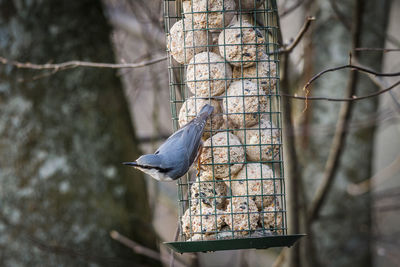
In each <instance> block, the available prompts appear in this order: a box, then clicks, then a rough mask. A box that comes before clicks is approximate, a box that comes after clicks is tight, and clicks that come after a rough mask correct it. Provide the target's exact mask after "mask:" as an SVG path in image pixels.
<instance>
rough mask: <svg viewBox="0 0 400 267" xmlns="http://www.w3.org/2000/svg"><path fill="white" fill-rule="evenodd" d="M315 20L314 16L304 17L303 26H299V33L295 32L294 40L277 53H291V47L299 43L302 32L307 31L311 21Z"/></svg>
mask: <svg viewBox="0 0 400 267" xmlns="http://www.w3.org/2000/svg"><path fill="white" fill-rule="evenodd" d="M314 20H315V17H312V16H309V17H307V18H306V21H305V22H304V24H303V27H301V29H300V31H299V33H298V34H297V36H296V38H295V39H294V41H293V42H292V43H291V44H290V45H289V46H287V47H285V48H284V49H282V50H280V51H279V53H291V52H292V51H293V49H294V48H295V47H296V46H297V45H298V44H299V42H300V41H301V39H302V38H303V36H304V34H305V33H306V32H307V30H308V28H309V27H310V25H311V22H313V21H314Z"/></svg>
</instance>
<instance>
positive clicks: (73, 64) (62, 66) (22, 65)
mask: <svg viewBox="0 0 400 267" xmlns="http://www.w3.org/2000/svg"><path fill="white" fill-rule="evenodd" d="M166 59H167V56H164V57H159V58H155V59H150V60H146V61H143V62H139V63H121V64H114V63H98V62H88V61H78V60H72V61H67V62H63V63H58V64H52V63H47V64H35V63H30V62H19V61H14V60H9V59H7V58H4V57H1V56H0V64H3V65H12V66H14V67H17V68H19V69H34V70H53V74H54V73H55V72H57V71H62V70H66V69H72V68H77V67H86V68H110V69H128V68H129V69H134V68H142V67H145V66H149V65H152V64H156V63H158V62H161V61H164V60H166Z"/></svg>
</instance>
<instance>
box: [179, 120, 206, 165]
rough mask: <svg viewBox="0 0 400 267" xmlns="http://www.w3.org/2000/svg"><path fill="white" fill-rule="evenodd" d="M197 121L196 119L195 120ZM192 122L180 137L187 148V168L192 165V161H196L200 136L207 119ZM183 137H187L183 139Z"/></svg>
mask: <svg viewBox="0 0 400 267" xmlns="http://www.w3.org/2000/svg"><path fill="white" fill-rule="evenodd" d="M196 119H197V118H196ZM196 119H194V120H192V121H191V123H190V124H188V125H187V127H185V130H186V131H185V132H184V134H183V136H182V139H183V140H185V141H186V142H185V144H184V145H185V146H186V147H188V148H191V150H190V149H188V156H189V166H190V165H192V163H193V162H194V160H195V159H196V156H197V152H198V150H199V147H200V144H201V136H202V135H203V132H204V127H205V125H206V121H207V117H205V118H202V119H199V120H196ZM185 135H187V136H188V137H187V138H185Z"/></svg>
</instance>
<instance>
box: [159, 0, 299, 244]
mask: <svg viewBox="0 0 400 267" xmlns="http://www.w3.org/2000/svg"><path fill="white" fill-rule="evenodd" d="M164 15H165V16H164V20H165V31H166V35H167V48H168V49H167V51H168V60H169V64H168V66H169V68H168V69H169V87H170V96H171V112H172V118H173V125H174V130H177V129H178V128H179V127H182V126H183V125H185V124H186V123H188V122H189V121H190V120H191V119H193V118H194V117H195V116H196V115H197V112H199V111H200V109H201V108H202V107H203V106H204V105H205V104H209V105H212V106H213V107H214V112H213V114H212V115H211V118H210V119H209V120H208V123H207V125H206V128H205V132H204V135H203V141H204V144H203V149H202V152H201V153H200V155H199V158H198V163H197V171H194V172H190V173H189V174H187V175H186V176H185V177H182V178H181V179H179V182H178V198H179V219H180V226H179V228H180V229H179V230H180V231H179V233H180V234H179V237H178V240H177V241H176V242H170V243H167V245H169V246H171V247H172V248H174V249H175V250H177V251H179V252H195V251H215V250H225V249H242V248H267V247H274V246H290V245H291V244H293V242H295V240H296V239H297V238H298V236H297V235H287V226H286V225H287V220H286V208H285V207H286V199H285V184H284V180H283V179H284V172H283V158H282V150H283V148H282V143H281V140H282V138H281V107H280V95H279V55H278V42H277V39H278V30H279V29H278V27H277V26H276V25H277V23H276V21H277V20H276V16H277V8H276V3H275V1H271V0H266V1H261V0H188V1H175V0H174V1H173V0H164Z"/></svg>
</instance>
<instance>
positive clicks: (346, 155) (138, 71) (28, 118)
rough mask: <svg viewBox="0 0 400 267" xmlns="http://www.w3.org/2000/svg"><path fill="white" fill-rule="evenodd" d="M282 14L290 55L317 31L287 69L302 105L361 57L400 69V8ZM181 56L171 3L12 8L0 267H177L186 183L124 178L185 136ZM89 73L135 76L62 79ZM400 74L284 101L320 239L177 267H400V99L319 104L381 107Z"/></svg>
mask: <svg viewBox="0 0 400 267" xmlns="http://www.w3.org/2000/svg"><path fill="white" fill-rule="evenodd" d="M277 2H278V12H279V14H280V25H281V31H282V36H283V38H282V39H283V40H282V42H283V43H282V46H283V47H284V46H285V45H288V44H291V42H292V41H293V39H294V38H295V37H296V36H297V35H298V33H299V31H300V29H301V28H302V26H303V24H304V23H305V21H306V17H307V16H314V17H315V21H313V22H312V23H311V26H310V27H309V28H308V30H307V31H306V32H305V34H304V36H303V37H302V39H301V40H300V43H299V44H298V45H297V46H296V47H295V48H294V49H293V51H290V53H284V54H283V55H282V57H281V88H282V91H283V92H284V93H286V94H287V95H292V96H293V95H297V96H304V95H305V92H304V91H303V87H304V85H305V84H306V82H307V81H308V80H309V79H310V78H311V77H312V76H313V75H315V74H316V73H318V72H320V71H323V70H326V69H329V68H332V67H337V66H341V65H346V64H348V63H349V60H350V55H349V53H350V52H351V54H352V56H351V59H352V61H351V63H353V64H355V65H358V66H363V67H367V68H370V69H373V70H374V71H376V72H380V73H396V72H397V73H398V72H399V71H400V50H399V49H400V29H399V27H398V25H400V17H399V16H398V14H400V1H399V0H392V1H390V0H379V1H378V0H364V1H360V0H351V1H346V0H282V1H277ZM357 48H361V49H357ZM383 48H385V49H386V50H383ZM165 51H166V44H165V35H164V22H163V3H162V1H159V0H146V1H144V0H103V1H99V0H81V1H66V0H60V1H51V0H41V1H28V0H18V1H17V0H14V1H12V0H9V1H7V0H0V266H27V265H30V266H162V265H165V266H167V265H168V260H169V257H170V254H169V253H170V252H169V250H167V249H166V247H165V246H164V245H162V242H164V241H172V240H173V239H174V235H175V230H176V227H177V218H178V215H177V202H176V199H177V193H176V184H175V183H159V182H156V181H154V180H153V179H149V178H148V177H144V175H143V174H142V173H140V172H138V171H134V170H133V169H130V168H126V167H124V166H122V165H121V162H123V161H131V160H134V159H136V158H137V157H138V156H139V155H141V154H143V153H152V152H154V150H155V149H156V148H157V147H158V146H159V145H160V144H161V142H162V141H163V140H165V139H166V137H168V136H169V135H170V134H171V133H172V122H171V117H170V103H169V90H168V73H167V62H166V61H165V60H163V58H164V57H165V56H166V52H165ZM158 59H159V60H158ZM74 60H79V61H85V62H103V63H119V64H122V67H124V64H125V67H124V68H121V66H115V65H114V67H115V68H110V66H107V65H102V66H98V67H96V68H92V67H85V66H82V65H84V64H81V63H78V64H76V63H71V64H65V65H62V64H61V65H52V64H59V63H63V62H68V61H74ZM149 61H150V62H152V63H154V62H155V61H156V62H155V63H154V64H149ZM141 62H145V63H146V62H147V64H144V65H145V66H142V67H132V66H131V67H130V68H127V67H126V63H141ZM26 63H32V64H26ZM35 64H39V65H35ZM46 64H47V65H46ZM89 65H90V64H89ZM399 76H400V75H391V77H386V76H375V75H372V76H368V75H365V74H362V73H358V74H357V73H356V72H355V71H349V70H348V69H344V70H338V71H334V72H330V73H328V74H326V75H324V76H323V77H321V78H319V79H318V80H316V82H315V83H314V84H313V85H312V87H310V92H309V96H310V99H309V100H308V101H307V108H305V106H306V102H305V100H304V99H296V98H293V97H284V98H283V108H284V111H285V114H286V115H285V116H284V117H285V118H284V125H285V126H286V127H285V128H284V134H285V138H284V146H285V153H284V158H285V160H286V163H285V164H286V166H285V174H286V177H285V178H286V182H287V186H288V190H287V198H288V200H289V201H288V207H287V208H288V216H289V232H290V233H306V234H307V237H305V238H303V239H302V240H301V241H300V242H298V243H297V244H296V246H294V247H293V248H291V249H282V248H274V249H268V250H257V251H256V250H243V251H225V252H216V253H200V254H185V255H177V256H176V257H177V258H176V260H175V266H231V267H233V266H367V267H368V266H379V267H381V266H382V267H383V266H400V254H399V253H398V252H399V248H400V241H399V240H400V238H399V237H400V227H399V225H400V215H399V214H400V213H399V209H400V205H399V201H400V138H399V136H400V122H399V118H400V90H399V88H398V87H395V88H393V89H392V90H390V91H389V92H387V93H384V94H380V95H379V96H378V95H376V96H373V97H368V98H366V99H363V100H359V101H325V100H313V99H312V97H329V98H352V97H353V96H365V95H371V94H374V93H376V92H378V91H379V90H384V89H385V88H389V87H390V86H391V85H392V84H394V83H396V82H397V81H398V80H399ZM321 185H322V186H321ZM321 188H324V190H322V191H321ZM316 199H319V200H320V202H319V203H322V204H321V205H320V206H318V205H317V207H316V206H315V205H316V203H318V201H316ZM310 210H313V211H315V210H317V212H314V213H312V212H311V213H310ZM111 231H117V232H118V233H119V234H120V235H118V234H116V232H114V235H110V233H111ZM121 235H123V236H125V237H126V238H128V239H129V240H128V241H132V242H134V243H133V244H132V242H131V243H129V242H128V243H127V242H124V241H126V240H125V239H123V238H122V237H121ZM146 249H148V250H150V251H151V253H150V254H151V255H152V256H150V255H149V253H146V252H143V250H146ZM152 253H153V254H152Z"/></svg>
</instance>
